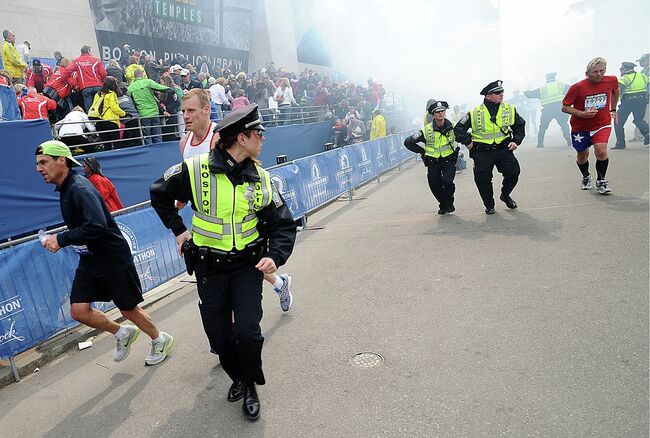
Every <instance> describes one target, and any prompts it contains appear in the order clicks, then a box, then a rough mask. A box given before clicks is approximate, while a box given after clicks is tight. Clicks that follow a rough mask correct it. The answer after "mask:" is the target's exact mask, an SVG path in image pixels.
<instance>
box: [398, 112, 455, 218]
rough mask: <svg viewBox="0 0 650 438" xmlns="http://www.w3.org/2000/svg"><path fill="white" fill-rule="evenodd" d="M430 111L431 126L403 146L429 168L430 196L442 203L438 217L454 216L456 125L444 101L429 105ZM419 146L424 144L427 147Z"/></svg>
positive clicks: (405, 141)
mask: <svg viewBox="0 0 650 438" xmlns="http://www.w3.org/2000/svg"><path fill="white" fill-rule="evenodd" d="M428 103H429V105H428V106H427V112H428V113H429V114H431V115H432V116H433V120H432V121H431V123H427V124H426V125H425V126H424V128H422V129H421V130H419V131H418V132H416V133H415V134H413V135H412V136H411V137H407V138H406V140H404V146H405V147H406V148H407V149H408V150H410V151H412V152H415V153H417V154H422V161H424V165H425V166H427V180H428V182H429V188H430V189H431V193H433V196H435V197H436V199H437V200H438V203H439V204H440V206H439V207H440V209H439V210H438V214H445V213H451V212H453V211H455V210H456V208H455V207H454V191H455V190H456V186H455V185H454V177H455V176H456V159H457V158H458V152H457V150H455V149H454V141H455V137H454V126H453V125H452V124H451V122H450V121H449V120H447V119H446V118H445V111H447V109H449V104H447V102H443V101H435V100H434V101H432V102H428ZM418 143H425V145H424V148H423V147H422V146H420V145H419V144H418Z"/></svg>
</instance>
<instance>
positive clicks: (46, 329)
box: [0, 208, 192, 357]
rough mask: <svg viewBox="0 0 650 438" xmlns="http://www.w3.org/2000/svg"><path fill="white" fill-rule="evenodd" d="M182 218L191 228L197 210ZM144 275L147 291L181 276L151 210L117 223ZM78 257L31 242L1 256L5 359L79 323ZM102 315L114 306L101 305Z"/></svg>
mask: <svg viewBox="0 0 650 438" xmlns="http://www.w3.org/2000/svg"><path fill="white" fill-rule="evenodd" d="M181 215H182V216H183V219H184V221H185V222H186V223H189V222H190V221H191V217H192V211H191V209H189V208H185V209H183V210H182V211H181ZM115 220H116V222H117V224H118V226H119V228H120V230H121V231H122V234H123V235H124V237H125V239H126V241H127V243H128V244H129V247H130V248H131V253H132V254H133V261H134V263H135V266H136V269H137V271H138V274H139V276H140V282H141V283H142V289H143V292H146V291H149V290H151V289H153V288H154V287H156V286H158V285H160V284H162V283H164V282H165V281H167V280H169V279H170V278H173V277H175V276H177V275H178V274H180V273H182V272H183V271H184V270H185V263H184V262H183V260H182V259H181V258H180V257H179V256H178V253H177V249H176V240H175V238H174V235H173V234H172V233H171V231H169V230H168V229H166V228H165V227H164V226H163V225H162V223H161V222H160V219H159V218H158V215H157V214H156V212H155V211H154V210H153V209H151V208H146V209H143V210H138V211H134V212H132V213H128V214H124V215H120V216H117V217H116V218H115ZM78 260H79V256H78V255H77V254H76V253H75V252H74V251H72V249H70V248H63V249H62V250H60V251H59V252H57V253H56V254H52V253H50V252H48V251H46V250H45V249H44V248H43V247H42V246H41V244H40V242H39V241H38V240H32V241H29V242H26V243H23V244H19V245H16V246H13V247H10V248H7V249H5V250H2V251H0V356H2V357H7V356H11V355H14V354H17V353H20V352H22V351H25V350H27V349H29V348H31V347H33V346H34V345H37V344H38V343H39V342H42V341H44V340H45V339H47V338H49V337H50V336H52V335H54V334H55V333H57V332H59V331H61V330H63V329H65V328H69V327H72V326H74V325H76V324H77V322H76V321H74V320H73V319H72V317H71V316H70V303H69V294H70V288H71V285H72V279H73V277H74V272H75V269H76V267H77V264H78ZM96 306H97V307H100V308H102V309H103V310H105V309H108V308H110V307H112V303H107V304H104V303H97V304H96Z"/></svg>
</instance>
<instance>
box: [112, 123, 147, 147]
mask: <svg viewBox="0 0 650 438" xmlns="http://www.w3.org/2000/svg"><path fill="white" fill-rule="evenodd" d="M123 132H124V134H123V135H122V141H120V142H118V143H115V148H116V149H118V148H125V147H129V146H140V145H142V139H141V138H140V129H139V128H138V119H131V120H127V121H126V122H124V131H123Z"/></svg>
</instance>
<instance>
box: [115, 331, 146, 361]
mask: <svg viewBox="0 0 650 438" xmlns="http://www.w3.org/2000/svg"><path fill="white" fill-rule="evenodd" d="M124 328H125V329H126V330H127V331H128V332H129V333H128V334H127V335H126V336H123V337H121V338H118V339H117V346H116V347H115V351H114V352H113V360H114V361H115V362H121V361H123V360H124V359H126V357H127V356H128V355H129V352H130V351H131V344H133V343H134V342H135V340H136V339H138V336H139V335H140V329H139V328H137V327H136V326H134V325H125V326H124Z"/></svg>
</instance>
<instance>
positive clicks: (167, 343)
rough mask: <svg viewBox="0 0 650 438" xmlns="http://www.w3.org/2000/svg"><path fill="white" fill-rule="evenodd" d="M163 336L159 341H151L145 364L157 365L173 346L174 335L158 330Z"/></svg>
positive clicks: (165, 357)
mask: <svg viewBox="0 0 650 438" xmlns="http://www.w3.org/2000/svg"><path fill="white" fill-rule="evenodd" d="M160 334H161V335H162V337H163V340H162V341H160V342H154V341H151V353H150V354H149V356H147V357H145V359H144V363H145V365H157V364H159V363H160V362H162V361H164V360H165V359H167V354H168V353H169V350H171V349H172V347H173V346H174V337H173V336H171V335H169V334H167V333H165V332H160Z"/></svg>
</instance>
